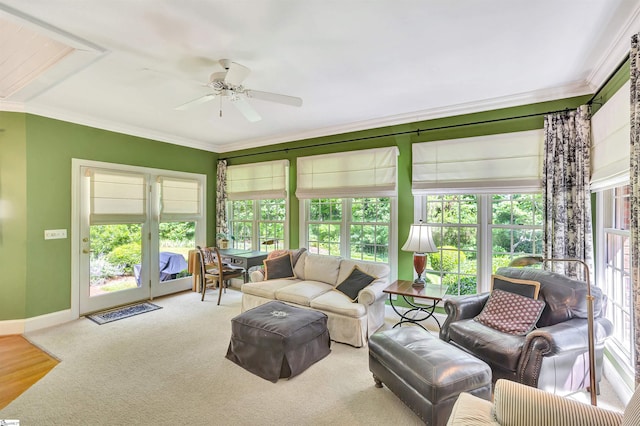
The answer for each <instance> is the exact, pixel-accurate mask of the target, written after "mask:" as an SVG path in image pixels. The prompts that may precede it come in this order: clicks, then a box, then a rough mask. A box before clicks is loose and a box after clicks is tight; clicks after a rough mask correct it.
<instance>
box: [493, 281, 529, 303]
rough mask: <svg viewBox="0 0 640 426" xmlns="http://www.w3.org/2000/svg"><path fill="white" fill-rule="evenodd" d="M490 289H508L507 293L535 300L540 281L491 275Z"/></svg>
mask: <svg viewBox="0 0 640 426" xmlns="http://www.w3.org/2000/svg"><path fill="white" fill-rule="evenodd" d="M491 290H503V291H508V292H509V293H515V294H519V295H520V296H524V297H530V298H532V299H536V300H537V299H538V293H539V292H540V283H539V282H538V281H531V280H520V279H516V278H509V277H503V276H502V275H491Z"/></svg>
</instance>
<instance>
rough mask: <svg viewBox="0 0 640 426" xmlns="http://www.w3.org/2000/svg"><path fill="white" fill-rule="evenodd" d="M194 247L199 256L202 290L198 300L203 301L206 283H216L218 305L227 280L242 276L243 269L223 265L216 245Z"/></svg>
mask: <svg viewBox="0 0 640 426" xmlns="http://www.w3.org/2000/svg"><path fill="white" fill-rule="evenodd" d="M196 248H197V249H198V256H199V257H200V291H201V292H202V298H201V299H200V300H201V301H204V293H205V291H206V290H207V284H217V285H218V287H219V289H220V291H219V293H218V305H219V304H220V300H221V299H222V292H223V290H224V289H226V287H227V286H228V283H229V280H230V279H231V278H237V277H242V276H243V274H244V271H243V270H242V269H238V268H232V267H230V266H228V265H225V264H224V263H223V262H222V257H221V256H220V251H219V250H218V248H217V247H213V248H207V249H202V248H201V247H200V246H196ZM207 252H208V253H207Z"/></svg>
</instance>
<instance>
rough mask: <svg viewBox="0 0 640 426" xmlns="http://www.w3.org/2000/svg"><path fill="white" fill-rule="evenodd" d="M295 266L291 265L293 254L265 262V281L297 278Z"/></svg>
mask: <svg viewBox="0 0 640 426" xmlns="http://www.w3.org/2000/svg"><path fill="white" fill-rule="evenodd" d="M295 277H296V274H295V273H294V272H293V265H292V264H291V253H289V252H287V253H286V254H284V255H282V256H278V257H274V258H272V259H266V260H265V261H264V279H265V280H275V279H277V278H295Z"/></svg>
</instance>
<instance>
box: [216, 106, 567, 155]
mask: <svg viewBox="0 0 640 426" xmlns="http://www.w3.org/2000/svg"><path fill="white" fill-rule="evenodd" d="M564 111H568V108H565V109H559V110H555V111H545V112H538V113H534V114H525V115H519V116H515V117H503V118H494V119H491V120H483V121H474V122H470V123H458V124H450V125H447V126H440V127H432V128H425V129H415V130H405V131H402V132H393V133H385V134H382V135H375V136H363V137H360V138H351V139H342V140H338V141H332V142H323V143H317V144H312V145H305V146H296V147H292V148H278V149H272V150H270V151H261V152H254V153H249V154H240V155H235V156H231V157H224V158H220V160H232V159H234V158H243V157H252V156H255V155H263V154H274V153H277V152H289V151H293V150H297V149H307V148H316V147H320V146H330V145H337V144H341V143H351V142H361V141H366V140H372V139H379V138H388V137H392V136H402V135H409V134H412V133H415V134H417V135H419V134H420V133H422V132H432V131H436V130H446V129H454V128H457V127H465V126H474V125H480V124H491V123H497V122H500V121H507V120H519V119H522V118H531V117H537V116H540V115H547V114H555V113H558V112H564Z"/></svg>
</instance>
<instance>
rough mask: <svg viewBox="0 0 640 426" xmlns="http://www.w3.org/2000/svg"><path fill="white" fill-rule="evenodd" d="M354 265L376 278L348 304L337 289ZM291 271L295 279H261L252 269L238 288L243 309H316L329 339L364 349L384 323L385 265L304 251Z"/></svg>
mask: <svg viewBox="0 0 640 426" xmlns="http://www.w3.org/2000/svg"><path fill="white" fill-rule="evenodd" d="M356 265H357V266H358V268H359V269H360V270H361V271H363V272H365V273H367V274H369V275H372V276H374V277H377V278H376V279H375V280H374V281H373V282H372V283H371V284H369V285H368V286H367V287H365V288H364V289H362V290H360V293H359V294H358V299H357V301H356V302H352V301H351V300H350V299H349V297H347V296H346V295H345V294H344V293H342V292H340V291H339V290H336V289H335V287H336V286H337V285H338V284H340V283H341V282H342V281H344V280H345V279H346V278H347V277H348V276H349V274H351V271H352V270H353V268H354V267H355V266H356ZM294 272H295V275H296V278H294V279H273V280H266V281H264V275H263V273H262V272H261V271H253V272H252V273H251V282H249V283H246V284H243V285H242V293H243V294H242V311H243V312H244V311H246V310H248V309H252V308H255V307H256V306H259V305H262V304H264V303H267V302H269V301H271V300H280V301H282V302H285V303H289V304H291V305H297V306H300V307H303V308H308V309H315V310H318V311H321V312H324V313H325V314H327V316H328V322H327V327H328V329H329V334H330V335H331V340H334V341H336V342H340V343H347V344H349V345H352V346H355V347H363V346H366V344H367V341H368V338H369V336H370V335H371V334H372V333H373V332H375V331H376V330H377V329H378V328H380V327H381V326H382V325H383V324H384V306H385V300H386V296H387V295H386V293H383V290H384V289H385V288H386V287H387V286H388V285H389V266H388V265H385V264H379V263H371V262H364V261H355V260H350V259H343V258H341V257H337V256H326V255H319V254H310V253H308V252H304V253H302V255H300V257H299V259H298V260H297V262H296V264H295V266H294Z"/></svg>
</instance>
